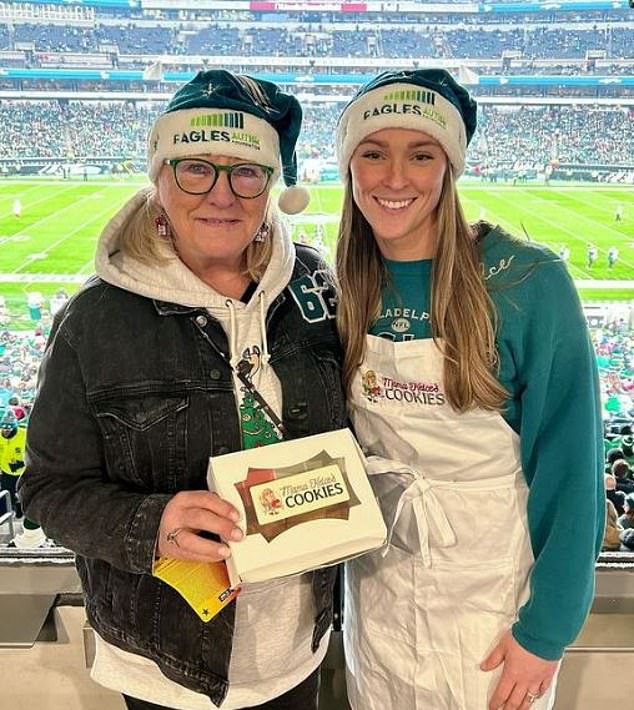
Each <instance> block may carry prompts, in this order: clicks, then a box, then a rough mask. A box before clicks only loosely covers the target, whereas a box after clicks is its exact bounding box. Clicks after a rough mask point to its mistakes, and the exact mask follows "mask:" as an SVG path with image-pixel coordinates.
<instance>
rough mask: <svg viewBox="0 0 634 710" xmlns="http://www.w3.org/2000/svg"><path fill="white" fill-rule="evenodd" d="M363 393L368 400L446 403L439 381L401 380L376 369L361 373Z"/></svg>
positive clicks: (433, 404)
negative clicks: (383, 374) (384, 374)
mask: <svg viewBox="0 0 634 710" xmlns="http://www.w3.org/2000/svg"><path fill="white" fill-rule="evenodd" d="M361 394H362V395H363V397H365V399H367V400H368V402H372V403H373V404H376V403H377V402H380V401H382V400H383V401H392V402H405V403H406V404H414V405H417V404H421V405H424V406H435V405H437V406H440V405H442V404H444V403H445V393H444V392H441V390H440V386H439V385H438V383H437V382H399V381H398V380H395V379H393V378H391V377H385V376H379V375H377V373H376V371H375V370H365V372H362V373H361Z"/></svg>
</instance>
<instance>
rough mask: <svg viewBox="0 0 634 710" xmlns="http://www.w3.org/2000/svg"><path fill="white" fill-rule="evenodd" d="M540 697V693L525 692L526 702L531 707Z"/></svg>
mask: <svg viewBox="0 0 634 710" xmlns="http://www.w3.org/2000/svg"><path fill="white" fill-rule="evenodd" d="M540 697H541V693H530V692H528V691H527V692H526V702H527V703H528V704H529V705H532V704H533V703H534V702H535V701H536V700H538V699H539V698H540Z"/></svg>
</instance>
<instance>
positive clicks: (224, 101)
mask: <svg viewBox="0 0 634 710" xmlns="http://www.w3.org/2000/svg"><path fill="white" fill-rule="evenodd" d="M300 123H301V109H300V107H299V104H298V103H297V101H296V100H295V99H294V98H293V97H292V96H290V95H287V94H284V93H282V92H281V91H280V90H279V89H278V88H277V87H276V86H275V85H274V84H271V83H268V82H264V81H256V80H254V79H252V78H249V77H246V76H235V75H233V74H231V73H229V72H226V71H216V70H214V71H207V72H201V73H199V74H198V75H197V76H196V77H195V78H194V79H193V80H192V81H190V82H189V83H188V84H186V85H185V86H183V87H182V88H181V89H180V90H179V91H178V92H177V93H176V94H175V96H174V97H173V99H172V100H171V102H170V103H169V104H168V106H167V108H166V110H165V112H164V113H163V114H162V115H161V116H159V118H158V120H157V121H156V124H155V125H154V127H153V129H152V132H151V135H150V140H149V173H150V177H151V179H152V182H153V183H154V184H153V186H152V187H151V188H150V189H148V190H143V191H141V192H140V193H138V194H137V195H136V196H135V197H133V198H132V200H131V201H130V202H129V203H128V204H127V205H125V206H124V207H123V209H122V210H121V211H120V212H119V213H118V214H117V215H116V216H115V217H114V218H113V219H112V220H111V222H110V223H109V224H108V226H107V227H106V229H105V231H104V233H103V235H102V236H101V239H100V242H99V245H98V249H97V257H96V267H97V275H96V277H95V278H93V279H91V280H90V281H89V282H88V283H87V284H86V286H85V287H84V288H83V289H82V290H81V291H80V292H79V293H78V294H77V295H76V296H75V297H74V298H72V299H71V300H70V302H69V303H68V304H67V305H66V306H65V307H64V308H63V309H62V311H61V312H60V313H58V314H57V316H56V319H55V326H54V329H53V332H52V334H51V337H50V341H49V343H48V346H47V350H46V355H45V357H44V361H43V363H42V367H41V376H40V382H39V390H38V394H37V399H36V402H35V406H34V408H33V415H32V417H31V421H30V428H29V437H28V456H27V459H28V465H27V470H26V472H25V474H24V477H23V482H22V486H21V495H22V500H23V502H24V506H25V509H26V511H27V513H28V515H29V516H32V517H33V519H34V520H36V521H38V522H40V523H41V524H42V526H43V528H44V530H45V531H46V533H47V534H48V535H49V536H50V537H51V538H54V539H55V540H56V541H58V542H59V543H61V544H62V545H65V546H66V547H68V548H70V549H72V550H74V551H75V552H76V553H77V566H78V569H79V573H80V576H81V580H82V584H83V588H84V592H85V598H86V611H87V614H88V618H89V620H90V623H91V625H92V627H93V628H94V630H95V632H96V637H97V654H96V661H95V665H94V667H93V670H92V673H93V678H95V679H96V680H97V681H98V682H99V683H101V684H103V685H105V686H107V687H109V688H112V689H114V690H117V691H119V692H121V693H122V694H124V696H125V698H126V703H127V705H128V707H129V708H139V709H140V708H155V707H162V708H180V709H182V710H197V709H199V708H200V709H203V708H204V709H205V710H207V709H210V708H216V707H222V708H223V710H225V709H226V710H230V709H233V708H245V707H249V708H251V707H256V706H257V707H258V708H267V709H268V708H271V709H273V708H280V709H281V708H289V709H290V708H297V710H299V709H300V708H301V710H305V709H306V708H315V707H316V702H317V700H316V698H317V689H318V684H319V675H318V674H319V671H318V669H319V665H320V663H321V660H322V658H323V656H324V654H325V651H326V645H327V643H328V636H329V628H330V623H331V611H332V595H331V591H332V582H333V572H332V571H331V570H319V571H316V572H314V573H309V574H305V575H302V576H298V577H292V578H288V579H280V580H275V581H273V582H270V583H264V584H258V585H252V586H249V585H247V586H246V587H244V588H243V589H242V592H241V593H240V595H239V596H238V597H237V601H236V602H234V603H231V604H229V605H228V606H226V607H224V608H223V609H222V610H221V611H220V613H219V614H218V615H217V616H215V617H214V618H213V619H211V621H208V622H206V623H205V622H204V621H202V620H201V619H200V618H199V617H198V616H197V615H196V614H195V613H194V611H193V610H192V609H191V608H190V607H189V606H188V605H187V603H186V602H185V600H184V599H183V597H181V596H180V595H179V594H178V592H177V591H175V590H174V589H172V587H170V586H167V585H166V584H164V583H163V582H161V581H159V579H157V578H156V577H155V576H153V575H152V571H153V566H154V564H155V560H156V558H157V557H171V558H175V559H178V560H187V561H210V562H213V561H219V560H224V559H225V558H227V556H228V555H229V554H230V553H229V549H228V546H227V545H226V544H225V542H223V541H225V540H239V539H240V538H241V537H242V535H243V532H242V530H241V528H240V524H239V521H238V516H237V513H236V510H235V509H234V508H233V507H232V506H231V505H230V504H228V503H227V502H226V501H223V500H221V499H220V498H219V497H218V496H217V495H215V494H213V493H210V492H209V491H208V490H207V486H206V471H207V464H208V460H209V456H210V455H218V454H225V453H227V452H231V451H235V450H239V449H241V448H247V447H251V446H261V445H265V444H268V443H270V442H274V441H279V440H280V439H281V438H295V437H301V436H306V435H310V434H315V433H320V432H323V431H327V430H331V429H337V428H339V427H341V426H343V425H345V421H346V419H345V416H346V415H345V405H344V398H343V392H342V390H341V387H340V385H339V382H340V365H339V342H338V339H337V336H336V331H335V327H334V313H333V311H332V295H333V294H332V291H331V288H330V282H329V275H328V271H327V269H326V267H325V265H324V263H323V262H322V261H321V259H320V258H319V256H318V255H317V253H316V252H315V251H314V250H311V249H310V248H308V247H302V246H294V245H293V244H292V243H291V241H290V238H289V236H288V233H287V231H286V229H285V227H284V225H283V223H282V222H281V221H280V217H279V213H278V211H277V208H276V207H275V206H274V205H273V202H272V200H271V194H270V193H271V187H272V185H273V183H274V182H275V180H276V178H277V177H278V176H279V175H280V173H282V174H283V177H284V179H285V182H286V184H287V185H290V186H291V187H289V188H288V189H287V190H286V191H284V192H283V194H282V197H281V198H280V206H281V207H282V208H283V209H284V210H286V211H298V210H301V209H302V208H303V207H304V206H305V205H306V200H305V199H304V197H305V195H304V194H302V192H301V190H300V188H297V187H292V186H293V185H294V183H295V181H296V160H295V152H294V148H295V142H296V139H297V136H298V133H299V129H300Z"/></svg>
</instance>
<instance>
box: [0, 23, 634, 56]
mask: <svg viewBox="0 0 634 710" xmlns="http://www.w3.org/2000/svg"><path fill="white" fill-rule="evenodd" d="M256 27H257V26H256ZM631 36H632V31H631V30H630V29H628V28H626V27H620V26H618V25H616V26H612V25H606V26H604V28H597V29H574V27H571V26H565V27H557V26H539V25H537V26H528V27H527V26H521V25H519V26H518V25H517V24H512V25H511V24H509V25H508V26H494V27H490V28H489V27H486V26H485V27H480V26H464V27H451V26H449V27H448V26H439V25H431V24H429V25H426V24H421V25H419V26H417V27H416V28H406V27H405V26H403V25H401V26H399V27H390V26H389V25H385V24H383V25H379V24H377V25H376V26H373V27H372V28H371V29H366V28H365V27H364V26H363V25H357V26H355V25H353V24H352V23H350V29H334V28H333V26H329V25H324V26H321V27H319V26H317V27H314V28H311V29H310V30H308V28H303V27H300V28H295V27H289V26H280V27H271V26H260V27H257V28H253V29H249V30H246V29H243V28H239V27H236V26H228V25H224V24H222V25H221V24H215V25H207V26H204V27H201V28H196V29H188V30H187V31H183V30H182V28H181V26H180V25H179V24H174V25H172V26H154V27H147V26H138V25H136V24H135V23H134V22H126V23H122V24H121V25H111V24H107V25H106V24H99V23H96V24H95V25H94V26H92V27H85V26H79V25H72V24H70V25H65V24H46V23H20V24H16V25H15V27H14V30H13V32H12V33H10V32H9V30H8V29H7V27H6V26H2V25H0V50H9V49H12V48H14V47H15V46H16V44H17V45H18V46H20V45H23V44H24V43H33V44H34V48H35V49H34V52H35V53H38V52H76V53H96V52H100V51H102V48H103V46H104V45H110V46H112V45H116V47H117V48H118V52H119V53H120V54H121V55H130V54H136V55H138V54H143V55H157V54H172V55H174V54H176V55H208V56H236V55H237V56H264V57H265V56H284V57H287V56H290V57H322V56H327V57H387V58H404V59H408V58H411V57H420V58H423V57H435V58H438V57H455V58H470V59H482V58H490V59H496V58H498V57H500V56H502V54H503V53H504V52H505V51H506V50H513V51H518V52H520V53H521V55H522V56H523V57H525V58H527V59H539V58H549V57H556V58H559V59H572V58H585V56H586V52H588V51H589V50H602V51H604V52H605V55H606V57H608V58H613V59H627V58H633V57H634V43H632V41H631Z"/></svg>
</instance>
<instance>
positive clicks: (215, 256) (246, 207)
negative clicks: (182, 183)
mask: <svg viewBox="0 0 634 710" xmlns="http://www.w3.org/2000/svg"><path fill="white" fill-rule="evenodd" d="M192 157H197V158H202V159H203V160H208V161H210V162H213V163H217V164H219V165H233V164H235V163H244V160H243V159H238V158H230V157H227V156H218V155H199V156H192ZM157 187H158V201H159V203H160V205H161V206H162V207H163V209H164V210H165V213H166V215H167V218H168V219H169V222H170V226H171V228H172V233H173V236H174V241H175V244H176V249H177V250H178V255H179V257H180V258H181V260H182V261H183V262H185V264H187V266H188V267H189V268H190V269H191V270H192V271H193V272H194V273H195V274H196V275H197V276H199V277H201V278H203V280H205V279H204V275H205V274H206V273H207V272H208V271H209V270H210V269H218V268H221V269H227V270H228V271H235V272H237V271H241V270H242V269H243V268H244V265H245V261H246V255H245V250H246V248H247V247H248V246H249V244H250V243H251V242H252V241H253V238H254V236H255V233H256V232H257V230H258V228H259V227H260V225H261V224H262V222H263V221H264V216H265V213H266V206H267V202H268V198H269V191H268V189H267V190H266V191H265V192H264V193H263V194H262V195H260V196H259V197H256V198H254V199H245V198H242V197H236V196H235V195H234V194H233V192H232V191H231V187H230V186H229V176H228V175H227V173H226V172H221V173H220V174H219V175H218V180H217V181H216V184H215V185H214V187H213V190H211V192H209V193H207V194H206V195H189V194H187V193H186V192H183V191H182V190H181V189H180V188H179V187H178V185H177V184H176V181H175V179H174V174H173V172H172V168H171V167H170V166H169V165H163V167H162V168H161V172H160V174H159V178H158V185H157Z"/></svg>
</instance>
